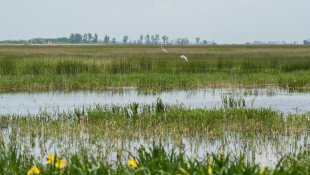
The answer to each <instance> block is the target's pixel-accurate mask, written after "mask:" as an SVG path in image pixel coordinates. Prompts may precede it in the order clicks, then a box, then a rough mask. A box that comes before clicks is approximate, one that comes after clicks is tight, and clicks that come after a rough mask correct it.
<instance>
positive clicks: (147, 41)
mask: <svg viewBox="0 0 310 175" xmlns="http://www.w3.org/2000/svg"><path fill="white" fill-rule="evenodd" d="M145 43H146V44H151V37H150V35H149V34H147V35H146V36H145Z"/></svg>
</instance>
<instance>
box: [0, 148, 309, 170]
mask: <svg viewBox="0 0 310 175" xmlns="http://www.w3.org/2000/svg"><path fill="white" fill-rule="evenodd" d="M137 152H138V154H137V155H136V156H133V157H132V158H127V159H126V161H128V160H131V161H135V162H136V166H134V167H131V166H129V165H127V164H126V163H125V162H126V161H125V162H122V161H121V160H117V161H116V162H114V163H107V162H105V161H104V160H97V159H95V158H93V157H91V156H88V155H87V153H86V152H81V153H79V154H75V155H69V156H67V157H57V156H56V157H55V160H54V161H51V164H46V161H40V160H38V159H36V158H35V157H34V156H31V155H28V154H27V153H25V152H23V153H20V152H19V151H18V148H16V147H14V146H9V147H5V146H4V145H1V146H0V153H1V154H0V173H1V174H27V172H28V171H29V170H30V169H31V167H33V166H35V167H36V168H37V169H38V170H39V171H40V174H63V175H66V174H77V175H84V174H138V175H140V174H141V175H142V174H216V175H217V174H218V175H233V174H244V175H282V174H292V175H293V174H294V175H295V174H300V175H307V174H309V171H310V155H309V153H308V152H304V153H302V154H299V155H295V156H289V155H287V156H284V157H283V158H282V159H281V160H280V161H279V162H278V164H277V165H276V167H272V166H270V167H261V166H260V165H258V164H255V163H249V162H247V161H246V160H245V158H244V157H243V156H242V155H241V156H240V157H232V156H230V155H229V154H228V155H226V154H224V153H220V154H213V155H206V156H205V158H204V160H197V159H195V158H188V157H186V156H185V155H184V154H183V153H182V152H181V153H177V152H176V151H175V150H172V151H170V152H167V151H166V150H165V148H164V146H163V145H155V144H153V146H152V147H150V148H145V147H143V146H141V147H140V148H139V149H138V151H137ZM60 159H61V160H66V162H67V163H66V165H65V166H64V167H62V168H57V166H56V162H57V161H58V160H60Z"/></svg>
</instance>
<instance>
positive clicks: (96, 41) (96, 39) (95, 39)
mask: <svg viewBox="0 0 310 175" xmlns="http://www.w3.org/2000/svg"><path fill="white" fill-rule="evenodd" d="M92 42H93V43H98V34H97V33H95V35H94V37H93V40H92Z"/></svg>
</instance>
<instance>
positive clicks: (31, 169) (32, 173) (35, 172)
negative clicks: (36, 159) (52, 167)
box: [27, 166, 40, 175]
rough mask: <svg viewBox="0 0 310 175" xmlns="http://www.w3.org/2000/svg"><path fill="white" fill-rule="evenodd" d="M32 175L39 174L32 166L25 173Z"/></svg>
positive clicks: (36, 168)
mask: <svg viewBox="0 0 310 175" xmlns="http://www.w3.org/2000/svg"><path fill="white" fill-rule="evenodd" d="M34 174H40V170H39V168H38V167H36V166H32V167H31V168H30V169H29V170H28V172H27V175H34Z"/></svg>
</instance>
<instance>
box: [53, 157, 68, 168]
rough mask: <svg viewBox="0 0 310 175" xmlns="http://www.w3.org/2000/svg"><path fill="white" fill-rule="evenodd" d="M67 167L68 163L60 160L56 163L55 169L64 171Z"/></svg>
mask: <svg viewBox="0 0 310 175" xmlns="http://www.w3.org/2000/svg"><path fill="white" fill-rule="evenodd" d="M65 166H67V161H66V160H64V159H59V160H57V162H56V163H55V167H56V168H57V169H62V168H64V167H65Z"/></svg>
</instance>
